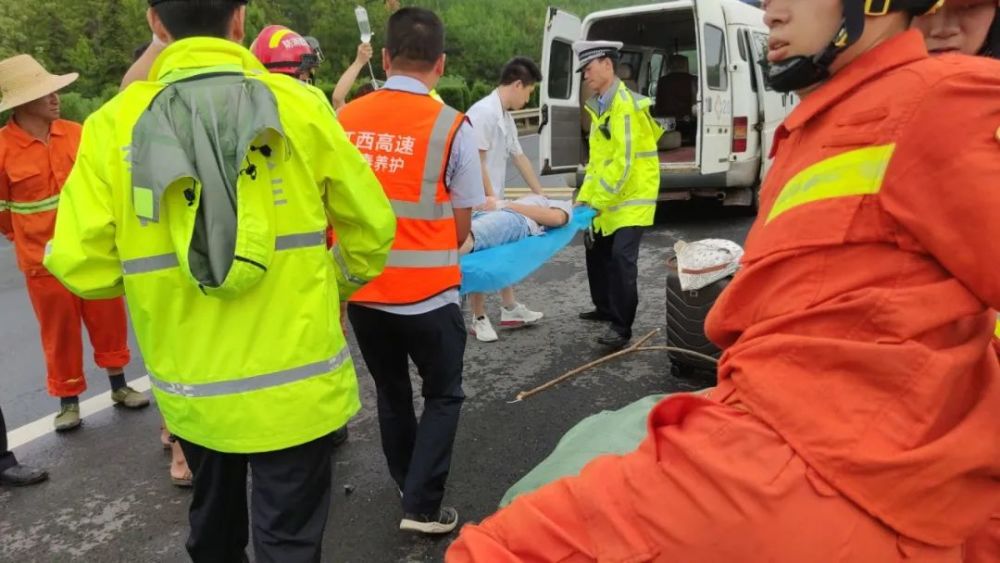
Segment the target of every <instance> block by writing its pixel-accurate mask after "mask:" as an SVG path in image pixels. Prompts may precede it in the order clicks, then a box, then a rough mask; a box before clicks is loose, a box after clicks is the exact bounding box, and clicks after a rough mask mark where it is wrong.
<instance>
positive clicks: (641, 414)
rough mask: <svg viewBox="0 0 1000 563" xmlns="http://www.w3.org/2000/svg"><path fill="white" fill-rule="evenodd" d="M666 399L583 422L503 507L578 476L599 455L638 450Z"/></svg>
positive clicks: (658, 397) (512, 491) (517, 486)
mask: <svg viewBox="0 0 1000 563" xmlns="http://www.w3.org/2000/svg"><path fill="white" fill-rule="evenodd" d="M665 396H666V395H650V396H649V397H646V398H644V399H640V400H638V401H636V402H634V403H632V404H630V405H628V406H626V407H623V408H621V409H618V410H616V411H603V412H599V413H597V414H595V415H591V416H588V417H587V418H585V419H583V420H582V421H580V422H579V423H577V424H576V426H574V427H573V428H571V429H570V430H569V432H567V433H566V434H565V435H564V436H563V437H562V439H561V440H559V443H558V444H557V445H556V449H555V450H554V451H553V452H552V453H551V454H549V457H547V458H545V460H544V461H542V462H541V463H540V464H538V465H537V466H536V467H535V468H534V469H532V470H531V471H530V472H529V473H528V474H527V475H525V476H524V477H523V478H522V479H521V480H520V481H518V482H517V483H515V484H514V486H513V487H511V488H510V489H508V490H507V493H506V494H505V495H504V496H503V500H501V501H500V506H501V507H504V506H507V505H508V504H510V503H511V501H513V500H514V498H515V497H517V496H518V495H521V494H524V493H530V492H531V491H534V490H535V489H538V488H539V487H542V486H544V485H546V484H548V483H551V482H553V481H555V480H557V479H560V478H562V477H570V476H573V475H577V474H579V473H580V470H581V469H583V467H584V466H585V465H587V464H588V463H590V462H591V461H592V460H593V459H594V458H596V457H598V456H602V455H606V454H614V455H622V454H626V453H629V452H631V451H633V450H635V449H636V448H637V447H638V446H639V443H640V442H642V440H643V438H645V437H646V419H647V417H648V416H649V411H650V410H652V409H653V407H654V406H656V404H657V403H658V402H660V400H661V399H663V398H664V397H665Z"/></svg>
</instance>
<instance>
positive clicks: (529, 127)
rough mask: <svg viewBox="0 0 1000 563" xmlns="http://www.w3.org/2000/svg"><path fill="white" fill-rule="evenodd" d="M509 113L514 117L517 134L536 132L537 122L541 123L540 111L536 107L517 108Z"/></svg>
mask: <svg viewBox="0 0 1000 563" xmlns="http://www.w3.org/2000/svg"><path fill="white" fill-rule="evenodd" d="M510 115H511V117H513V118H514V123H516V124H517V132H518V134H521V135H525V134H528V133H537V132H538V124H539V123H541V119H542V113H541V112H540V111H539V110H538V108H528V109H519V110H516V111H512V112H510Z"/></svg>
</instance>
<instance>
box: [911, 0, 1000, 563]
mask: <svg viewBox="0 0 1000 563" xmlns="http://www.w3.org/2000/svg"><path fill="white" fill-rule="evenodd" d="M913 27H915V28H916V29H919V30H920V31H921V33H923V34H924V40H925V41H926V43H927V50H928V51H930V52H931V54H932V55H938V54H949V53H962V54H965V55H978V56H983V57H992V58H995V59H1000V0H946V1H945V4H944V6H942V7H941V9H940V10H938V11H937V12H935V13H933V14H928V15H925V16H921V17H919V18H916V19H915V20H914V21H913ZM994 333H995V334H996V336H997V338H1000V316H998V317H997V323H996V326H995V328H994ZM997 345H998V350H1000V341H997ZM965 560H966V561H967V562H968V563H997V562H1000V511H998V513H997V514H994V516H993V518H992V519H990V523H989V525H988V526H987V527H986V528H985V529H984V530H983V531H982V532H981V533H979V534H976V535H975V536H973V537H972V538H971V539H970V540H969V541H968V542H967V543H966V554H965Z"/></svg>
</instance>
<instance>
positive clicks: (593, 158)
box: [577, 80, 663, 235]
mask: <svg viewBox="0 0 1000 563" xmlns="http://www.w3.org/2000/svg"><path fill="white" fill-rule="evenodd" d="M650 103H651V102H650V100H649V98H646V97H644V96H640V95H639V94H636V93H634V92H631V91H630V90H629V89H628V88H626V87H625V85H624V83H622V82H621V81H620V80H619V81H617V83H616V84H615V86H613V87H612V92H611V103H610V107H607V108H605V109H604V112H603V113H601V112H600V111H599V108H598V106H597V98H596V97H595V98H591V99H590V100H589V101H588V102H587V103H586V106H585V107H586V110H587V112H589V113H590V118H591V127H590V161H589V163H588V164H587V176H586V178H585V179H584V182H583V185H581V186H580V194H579V196H577V200H578V201H580V202H583V203H587V204H589V205H590V206H591V207H593V208H594V209H597V210H598V212H599V214H598V216H597V217H596V218H595V219H594V229H595V230H597V231H598V232H601V233H603V234H605V235H610V234H612V233H614V232H615V231H617V230H618V229H620V228H622V227H645V226H649V225H652V224H653V216H654V215H655V214H656V199H657V196H658V195H659V192H660V159H659V157H658V155H657V149H656V142H657V140H659V138H660V136H661V135H663V129H662V128H661V127H660V126H659V125H658V124H657V123H656V122H655V121H654V120H653V118H652V117H651V116H650V114H649V107H650Z"/></svg>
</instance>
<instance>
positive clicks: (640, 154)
mask: <svg viewBox="0 0 1000 563" xmlns="http://www.w3.org/2000/svg"><path fill="white" fill-rule="evenodd" d="M635 157H636V158H660V153H658V152H657V151H646V152H637V153H635Z"/></svg>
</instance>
